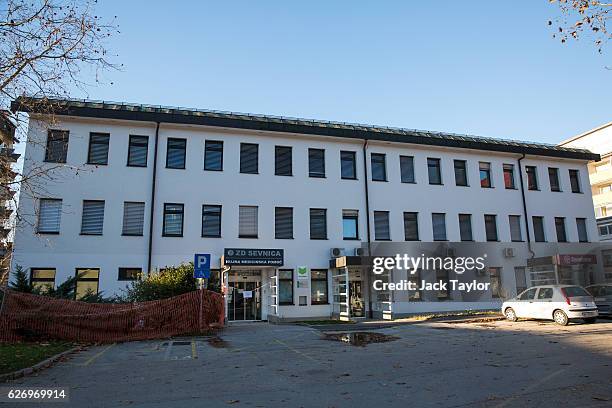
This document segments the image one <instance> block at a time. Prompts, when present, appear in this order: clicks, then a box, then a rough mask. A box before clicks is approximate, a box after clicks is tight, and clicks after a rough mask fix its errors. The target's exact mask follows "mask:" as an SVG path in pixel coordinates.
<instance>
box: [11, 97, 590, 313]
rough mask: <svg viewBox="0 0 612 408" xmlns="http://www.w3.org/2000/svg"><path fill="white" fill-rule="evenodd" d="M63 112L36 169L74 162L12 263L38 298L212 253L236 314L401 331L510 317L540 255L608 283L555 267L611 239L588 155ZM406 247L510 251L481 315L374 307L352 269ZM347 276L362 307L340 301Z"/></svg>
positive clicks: (224, 119)
mask: <svg viewBox="0 0 612 408" xmlns="http://www.w3.org/2000/svg"><path fill="white" fill-rule="evenodd" d="M56 102H57V103H56V105H57V106H58V108H57V109H56V112H55V113H56V120H57V122H55V123H53V125H52V126H50V125H49V124H48V123H47V122H46V121H45V117H44V116H40V115H39V114H37V113H36V112H33V111H31V109H30V110H29V114H30V124H29V134H28V143H27V148H26V152H25V162H24V168H25V171H27V169H28V168H31V167H32V166H40V165H43V166H49V167H55V166H57V165H58V164H63V163H66V164H67V165H66V166H64V167H61V166H60V167H59V168H57V169H55V170H54V172H53V173H54V174H53V175H54V179H53V180H52V181H50V182H49V183H48V184H47V186H46V189H45V193H44V195H41V196H40V197H38V198H36V199H30V198H26V197H24V198H22V199H21V200H20V209H21V211H22V214H32V216H31V217H30V222H27V223H24V225H23V228H20V229H19V230H18V231H17V233H16V239H15V254H14V260H13V267H15V266H16V265H18V264H19V265H21V266H23V267H24V268H27V270H28V271H30V273H31V277H32V281H33V282H34V283H35V284H40V285H42V284H58V283H59V282H62V281H63V280H64V279H66V278H67V277H69V276H75V275H76V274H81V275H80V276H81V279H80V280H79V282H78V284H77V292H78V293H79V294H82V293H85V291H86V290H87V289H91V290H93V291H98V290H100V291H104V292H105V293H106V294H109V293H112V292H114V291H117V290H119V289H120V288H122V287H123V286H125V284H126V283H129V281H130V280H131V279H134V278H135V277H136V276H137V275H138V274H139V273H140V272H141V271H145V272H146V271H148V270H153V269H159V268H163V267H165V266H168V265H176V264H179V263H181V262H188V261H192V260H193V258H194V254H195V253H210V254H212V267H213V269H214V273H215V276H216V277H217V279H220V280H222V285H223V287H224V288H225V289H226V291H227V296H226V299H227V302H228V303H227V304H228V308H227V313H228V318H229V319H230V320H233V319H236V320H258V319H264V320H266V319H268V320H277V319H304V318H328V317H329V316H330V315H332V314H333V313H335V311H336V307H337V306H338V304H339V303H340V304H341V305H344V304H350V311H351V315H352V316H359V315H367V314H369V312H370V311H371V312H372V314H374V315H376V316H379V315H381V314H382V313H383V312H385V310H387V311H388V310H389V309H392V311H391V312H390V314H388V315H387V317H388V316H391V317H394V316H398V315H405V314H410V313H418V312H423V311H434V310H460V309H466V308H478V309H482V308H491V307H496V306H497V305H498V304H499V299H498V298H499V297H503V294H504V293H505V294H506V295H507V294H512V293H515V292H516V290H517V288H519V289H520V288H523V287H526V286H528V285H530V284H533V282H535V281H536V279H535V278H534V277H533V276H531V275H530V273H529V272H526V267H527V266H528V265H527V258H528V257H530V255H529V250H530V248H534V249H533V251H534V253H533V254H532V255H531V257H532V258H533V257H534V256H535V255H536V254H537V255H538V256H539V257H547V258H542V259H544V261H539V263H538V265H536V266H537V268H536V272H537V273H539V274H544V273H545V272H546V270H543V269H542V268H544V267H543V266H542V265H543V263H546V262H547V259H548V260H549V261H551V263H555V262H556V264H557V265H558V266H559V267H564V268H569V269H571V270H572V271H573V270H578V269H579V268H583V266H580V265H582V264H584V265H587V264H588V265H589V266H585V267H584V268H587V269H584V268H583V269H584V270H585V271H586V270H588V271H589V273H587V274H586V276H587V278H589V277H590V278H589V279H591V280H593V279H599V278H601V277H600V276H599V275H597V276H596V277H595V278H594V277H593V276H595V275H593V273H592V270H591V269H588V268H591V266H590V261H588V262H585V261H582V260H580V259H578V260H575V259H574V258H572V259H574V260H572V259H569V261H568V260H566V261H562V262H561V261H559V262H557V261H554V259H557V258H555V256H556V255H558V254H559V248H562V253H565V254H574V253H577V251H579V250H580V248H582V247H581V246H585V245H586V244H584V243H583V242H597V241H598V238H597V229H596V224H595V217H594V213H593V204H592V197H591V192H590V190H589V189H588V185H589V183H588V170H587V164H588V162H589V161H593V160H595V161H598V160H599V159H600V158H599V155H596V154H593V153H590V152H588V151H586V150H580V149H571V148H562V147H556V146H550V145H544V144H535V143H526V142H525V143H523V142H516V141H502V140H496V139H488V138H477V137H472V136H465V135H457V134H449V133H439V132H425V131H416V130H406V129H397V128H386V127H374V126H365V125H351V124H346V123H336V122H325V121H312V120H303V119H292V118H283V117H273V116H259V115H247V114H239V113H228V112H217V111H205V110H190V109H184V108H166V107H160V106H150V105H130V104H123V103H109V102H95V101H77V100H63V101H56ZM28 105H29V106H32V105H31V104H28ZM13 109H15V110H19V109H20V101H19V100H17V101H15V102H14V103H13ZM24 110H26V111H27V110H28V109H24ZM75 169H78V171H77V170H75ZM366 174H367V177H366ZM553 176H554V177H553ZM32 225H35V226H36V227H35V228H34V227H32ZM406 241H411V242H415V243H426V242H436V243H440V244H441V245H446V244H453V243H461V241H466V242H482V243H485V244H491V245H498V246H499V248H498V247H497V246H496V247H495V248H498V249H496V250H495V253H492V254H491V257H490V260H491V262H493V263H492V264H491V265H496V266H495V267H491V268H489V270H488V272H487V273H486V274H482V276H480V275H479V278H478V279H481V280H486V281H490V282H494V283H495V287H496V288H497V289H496V291H495V292H492V293H488V294H487V297H486V299H485V300H484V301H482V300H478V301H473V302H467V303H466V302H463V301H465V299H462V298H461V296H460V295H456V294H453V293H446V294H444V296H438V298H436V299H427V298H423V297H421V296H417V295H416V294H413V293H411V294H396V295H390V296H387V297H385V296H386V295H385V296H383V295H384V294H382V295H381V294H378V293H372V292H373V291H371V290H370V289H369V288H370V286H371V285H370V282H369V280H370V279H371V276H369V272H367V271H366V269H364V265H361V264H360V261H359V258H358V257H355V256H351V255H358V254H360V253H361V252H360V251H362V249H361V250H360V249H359V248H367V246H368V242H371V245H378V244H380V243H388V242H391V243H405V242H406ZM557 242H561V243H559V244H557ZM538 246H539V247H538ZM538 248H541V250H540V249H538ZM502 249H504V250H503V251H502ZM506 249H508V250H506ZM510 249H511V250H510ZM564 259H565V258H564ZM579 264H580V265H579ZM538 268H539V269H538ZM583 269H580V271H582V270H583ZM557 272H558V271H557ZM561 272H563V271H561ZM568 273H569V272H568ZM581 273H582V272H581ZM342 276H347V277H348V280H349V282H348V285H347V287H346V289H347V290H348V292H350V295H349V297H350V301H349V299H348V298H346V297H345V298H342V293H343V291H344V289H343V288H344V287H340V286H339V280H341V279H342ZM534 276H535V275H534ZM564 276H565V275H564ZM567 276H569V275H567ZM339 277H340V278H339ZM400 278H402V276H401V274H398V275H396V276H394V279H400ZM403 278H404V279H405V278H406V276H403ZM423 278H424V277H423ZM567 279H570V278H567ZM345 283H346V282H345ZM501 288H503V291H502V290H501ZM249 295H250V296H249ZM385 307H387V308H388V309H385Z"/></svg>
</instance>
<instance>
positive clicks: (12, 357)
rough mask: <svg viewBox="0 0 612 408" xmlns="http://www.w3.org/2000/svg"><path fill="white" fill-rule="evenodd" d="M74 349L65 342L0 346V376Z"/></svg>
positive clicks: (70, 344) (72, 345)
mask: <svg viewBox="0 0 612 408" xmlns="http://www.w3.org/2000/svg"><path fill="white" fill-rule="evenodd" d="M72 347H74V344H72V343H66V342H41V343H13V344H3V343H2V344H0V374H7V373H11V372H13V371H17V370H21V369H22V368H27V367H31V366H33V365H34V364H36V363H40V362H41V361H43V360H46V359H47V358H49V357H52V356H54V355H56V354H58V353H61V352H62V351H66V350H69V349H71V348H72Z"/></svg>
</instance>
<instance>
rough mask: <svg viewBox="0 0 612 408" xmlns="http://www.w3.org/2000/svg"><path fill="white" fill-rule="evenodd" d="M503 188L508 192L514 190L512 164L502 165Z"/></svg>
mask: <svg viewBox="0 0 612 408" xmlns="http://www.w3.org/2000/svg"><path fill="white" fill-rule="evenodd" d="M504 186H505V187H506V188H507V189H509V190H513V189H515V188H516V185H515V184H514V164H504Z"/></svg>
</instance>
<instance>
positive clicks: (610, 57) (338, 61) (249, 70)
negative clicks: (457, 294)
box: [74, 0, 612, 143]
mask: <svg viewBox="0 0 612 408" xmlns="http://www.w3.org/2000/svg"><path fill="white" fill-rule="evenodd" d="M98 4H99V5H98V9H97V11H98V12H99V14H101V15H102V16H103V17H104V18H106V19H107V20H108V19H112V18H113V17H114V16H116V20H115V23H116V24H117V25H118V26H119V30H120V33H119V34H117V35H115V36H113V37H112V38H111V39H110V40H109V41H108V43H107V48H109V50H110V51H111V53H112V54H113V55H114V56H113V57H112V58H111V59H112V60H113V62H115V63H118V64H122V68H121V69H120V70H118V71H112V72H106V73H105V74H104V76H103V77H102V78H101V79H102V83H99V84H96V85H95V86H91V87H88V88H87V91H86V92H83V91H79V90H75V91H74V97H77V98H89V99H103V100H112V101H121V102H135V103H147V104H159V105H174V106H184V107H192V108H203V109H217V110H228V111H237V112H248V113H260V114H270V115H284V116H296V117H302V118H311V119H323V120H337V121H344V122H358V123H366V124H373V125H385V126H398V127H405V128H416V129H423V130H434V131H448V132H455V133H467V134H473V135H480V136H488V137H498V138H509V139H519V140H530V141H537V142H545V143H558V142H560V141H561V140H564V139H566V138H568V137H571V136H573V135H576V134H579V133H582V132H584V131H587V130H590V129H592V128H594V127H597V126H599V125H602V124H604V123H607V122H609V121H610V120H612V115H611V113H612V109H611V108H612V103H611V101H612V98H611V96H612V70H610V69H606V65H607V66H609V67H612V47H609V48H610V49H609V50H608V51H607V53H606V52H604V54H603V55H600V54H599V53H598V52H597V50H596V49H595V47H594V46H593V45H592V44H591V43H590V42H589V41H588V40H587V39H585V40H581V41H578V42H575V41H570V42H569V43H567V44H561V43H560V41H559V40H558V39H554V38H552V34H553V30H552V29H551V27H549V26H548V24H547V22H548V20H550V19H552V18H554V17H555V16H557V15H558V6H556V5H554V4H552V5H551V4H550V3H549V1H548V0H516V1H506V2H501V1H496V2H492V1H476V0H473V1H445V0H439V1H436V2H427V1H419V2H417V1H376V2H374V1H315V0H308V1H301V2H298V1H231V0H227V1H214V2H213V1H175V2H154V1H136V0H130V1H126V0H100V1H99V2H98ZM85 79H88V78H85ZM91 82H92V83H93V81H91Z"/></svg>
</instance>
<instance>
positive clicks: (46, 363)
mask: <svg viewBox="0 0 612 408" xmlns="http://www.w3.org/2000/svg"><path fill="white" fill-rule="evenodd" d="M82 348H83V346H75V347H73V348H71V349H69V350H66V351H62V352H61V353H59V354H56V355H54V356H51V357H49V358H48V359H46V360H43V361H41V362H40V363H36V364H34V365H33V366H32V367H26V368H22V369H21V370H17V371H13V372H12V373H7V374H2V375H0V383H2V382H7V381H10V380H16V379H17V378H21V377H25V376H27V375H30V374H33V373H35V372H38V371H41V370H44V369H45V368H48V367H51V366H52V365H53V363H55V362H57V361H58V360H60V359H61V358H63V357H65V356H67V355H68V354H72V353H74V352H77V351H80V350H81V349H82Z"/></svg>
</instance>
